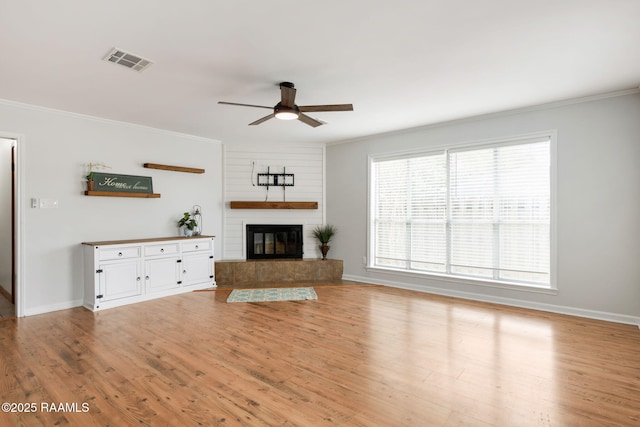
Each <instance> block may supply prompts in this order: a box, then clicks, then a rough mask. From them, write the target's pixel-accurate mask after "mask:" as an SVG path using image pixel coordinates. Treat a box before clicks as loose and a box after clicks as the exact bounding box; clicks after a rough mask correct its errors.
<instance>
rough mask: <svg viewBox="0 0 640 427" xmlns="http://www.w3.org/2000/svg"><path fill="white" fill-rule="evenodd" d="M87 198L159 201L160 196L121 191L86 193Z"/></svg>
mask: <svg viewBox="0 0 640 427" xmlns="http://www.w3.org/2000/svg"><path fill="white" fill-rule="evenodd" d="M84 195H85V196H101V197H137V198H141V199H159V198H160V194H157V193H125V192H119V191H85V192H84Z"/></svg>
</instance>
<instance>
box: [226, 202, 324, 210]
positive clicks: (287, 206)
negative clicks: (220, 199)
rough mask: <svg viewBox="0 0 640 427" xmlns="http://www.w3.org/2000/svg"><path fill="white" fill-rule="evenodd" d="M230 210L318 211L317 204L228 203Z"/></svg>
mask: <svg viewBox="0 0 640 427" xmlns="http://www.w3.org/2000/svg"><path fill="white" fill-rule="evenodd" d="M229 205H230V206H229V207H230V208H231V209H318V202H230V203H229Z"/></svg>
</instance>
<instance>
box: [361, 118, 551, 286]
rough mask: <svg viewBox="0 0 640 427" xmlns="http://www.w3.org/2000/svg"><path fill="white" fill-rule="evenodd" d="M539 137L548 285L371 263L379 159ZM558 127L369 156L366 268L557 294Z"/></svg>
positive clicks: (492, 145)
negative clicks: (545, 173)
mask: <svg viewBox="0 0 640 427" xmlns="http://www.w3.org/2000/svg"><path fill="white" fill-rule="evenodd" d="M542 138H548V139H549V143H550V145H549V155H550V157H551V158H550V177H549V178H550V187H551V188H550V204H551V212H550V242H549V243H550V254H549V255H550V259H549V262H550V277H549V284H548V285H546V284H545V285H537V284H527V283H518V282H511V281H508V280H496V279H487V278H475V277H468V276H459V275H455V274H449V273H436V272H422V271H416V270H405V269H397V268H391V267H381V266H376V265H374V254H375V250H374V243H375V239H374V235H373V233H374V208H375V200H374V188H375V187H374V182H373V180H374V176H373V165H374V163H376V162H379V161H388V160H398V159H406V158H412V157H419V156H429V155H434V154H441V153H443V152H444V151H463V150H468V149H481V148H490V147H497V146H508V145H516V144H523V143H527V142H532V141H539V140H540V139H542ZM556 169H557V131H556V130H549V131H543V132H537V133H531V134H526V135H518V136H511V137H504V138H496V139H488V140H480V141H472V142H465V143H460V144H448V145H437V146H434V147H432V148H430V149H428V150H409V151H402V152H392V153H381V154H376V155H370V156H369V157H368V180H367V183H368V187H367V190H368V191H367V258H366V259H367V264H366V267H365V268H366V270H367V271H370V272H373V273H385V274H391V275H397V276H408V277H416V278H434V279H438V280H442V281H445V282H455V283H464V284H471V285H479V286H488V287H497V288H506V289H516V290H524V291H532V292H539V293H551V294H557V289H558V287H557V249H556V248H557V214H556V206H557V203H556V193H557V190H556V188H557V172H556Z"/></svg>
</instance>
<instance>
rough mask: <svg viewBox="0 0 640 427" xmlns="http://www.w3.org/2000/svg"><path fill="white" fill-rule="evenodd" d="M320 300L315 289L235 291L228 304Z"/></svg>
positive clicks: (228, 299)
mask: <svg viewBox="0 0 640 427" xmlns="http://www.w3.org/2000/svg"><path fill="white" fill-rule="evenodd" d="M307 299H318V295H316V291H314V290H313V288H263V289H234V290H233V291H231V294H229V298H227V302H263V301H300V300H307Z"/></svg>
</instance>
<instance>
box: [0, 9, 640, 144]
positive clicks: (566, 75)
mask: <svg viewBox="0 0 640 427" xmlns="http://www.w3.org/2000/svg"><path fill="white" fill-rule="evenodd" d="M639 42H640V1H638V0H526V1H525V0H420V1H419V0H399V1H393V2H392V1H388V0H384V1H383V0H350V1H347V0H324V1H305V0H298V1H293V0H270V1H258V0H255V1H249V0H234V1H214V0H182V1H175V0H171V1H169V0H108V1H87V0H59V1H50V0H0V98H3V99H7V100H12V101H18V102H22V103H27V104H33V105H39V106H45V107H51V108H55V109H60V110H65V111H71V112H76V113H82V114H88V115H92V116H99V117H104V118H109V119H114V120H120V121H125V122H130V123H136V124H141V125H146V126H152V127H156V128H162V129H168V130H171V131H176V132H181V133H186V134H191V135H197V136H202V137H208V138H213V139H216V140H220V141H222V142H229V143H236V142H245V143H256V142H258V143H259V142H283V143H289V142H295V143H298V142H332V141H340V140H346V139H352V138H358V137H361V136H365V135H370V134H375V133H381V132H388V131H394V130H398V129H404V128H409V127H414V126H420V125H426V124H432V123H437V122H442V121H447V120H452V119H458V118H464V117H470V116H475V115H479V114H485V113H492V112H497V111H503V110H507V109H513V108H518V107H524V106H530V105H535V104H541V103H546V102H551V101H558V100H563V99H569V98H574V97H581V96H587V95H594V94H599V93H603V92H610V91H617V90H624V89H630V88H637V87H638V84H639V83H640V43H639ZM114 47H117V48H119V49H123V50H127V51H130V52H132V53H134V54H137V55H140V56H142V57H145V58H148V59H151V60H152V61H153V62H154V65H152V66H151V67H150V68H148V69H147V70H146V71H144V72H142V73H138V72H135V71H131V70H129V69H127V68H125V67H122V66H118V65H114V64H111V63H108V62H104V61H102V58H103V57H104V56H105V55H106V54H107V53H108V52H109V51H110V50H111V49H112V48H114ZM281 81H291V82H294V83H295V85H296V88H297V89H298V95H297V99H296V103H297V104H298V105H315V104H338V103H352V104H353V105H354V111H353V112H330V113H310V115H311V116H312V117H315V118H317V119H320V120H323V121H326V122H328V124H327V125H324V126H320V127H318V128H311V127H309V126H307V125H305V124H303V123H302V122H299V121H294V122H286V121H280V120H276V119H274V120H269V121H267V122H266V123H263V124H261V125H259V126H247V124H248V123H250V122H252V121H254V120H256V119H258V118H260V117H262V116H264V115H266V114H268V113H269V110H264V109H258V108H247V107H234V106H223V105H218V104H217V102H218V101H230V102H238V103H247V104H259V105H267V106H273V105H275V104H276V102H278V101H279V97H280V93H279V89H278V86H277V85H278V83H279V82H281ZM1 124H2V120H1V117H0V125H1Z"/></svg>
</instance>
